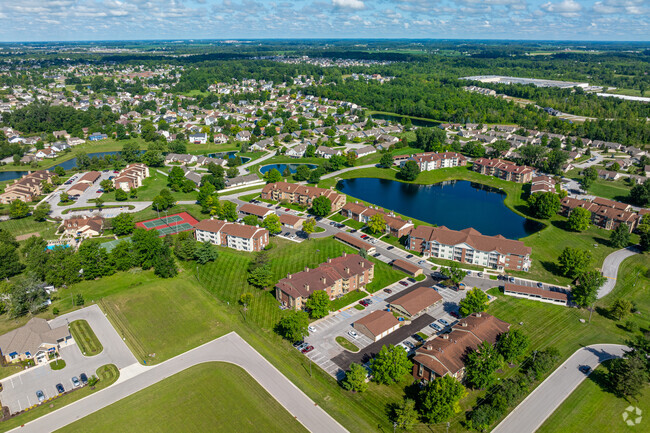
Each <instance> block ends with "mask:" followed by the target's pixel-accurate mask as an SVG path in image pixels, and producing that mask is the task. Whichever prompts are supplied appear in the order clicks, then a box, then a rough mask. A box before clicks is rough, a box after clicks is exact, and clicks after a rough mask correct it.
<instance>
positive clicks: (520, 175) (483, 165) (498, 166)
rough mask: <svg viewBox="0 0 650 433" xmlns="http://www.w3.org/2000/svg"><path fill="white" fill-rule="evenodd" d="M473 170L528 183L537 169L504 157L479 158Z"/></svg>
mask: <svg viewBox="0 0 650 433" xmlns="http://www.w3.org/2000/svg"><path fill="white" fill-rule="evenodd" d="M473 170H474V171H477V172H479V173H481V174H485V175H488V176H495V177H498V178H499V179H503V180H509V181H511V182H517V183H528V182H530V181H531V180H532V179H533V174H535V170H534V169H533V168H531V167H528V166H525V165H517V164H515V163H514V162H509V161H504V160H503V159H490V158H478V159H477V160H475V161H474V165H473Z"/></svg>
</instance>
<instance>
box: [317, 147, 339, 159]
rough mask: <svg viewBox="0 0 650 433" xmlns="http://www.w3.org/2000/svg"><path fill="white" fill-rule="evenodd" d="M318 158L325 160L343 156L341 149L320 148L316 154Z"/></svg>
mask: <svg viewBox="0 0 650 433" xmlns="http://www.w3.org/2000/svg"><path fill="white" fill-rule="evenodd" d="M315 154H316V156H320V157H321V158H325V159H330V158H331V157H332V156H334V155H338V156H340V155H341V149H334V148H332V147H327V146H318V148H317V149H316V152H315Z"/></svg>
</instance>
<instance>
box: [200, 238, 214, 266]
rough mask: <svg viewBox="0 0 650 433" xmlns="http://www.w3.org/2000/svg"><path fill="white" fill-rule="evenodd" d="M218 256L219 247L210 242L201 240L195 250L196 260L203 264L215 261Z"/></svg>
mask: <svg viewBox="0 0 650 433" xmlns="http://www.w3.org/2000/svg"><path fill="white" fill-rule="evenodd" d="M218 257H219V249H218V248H217V246H216V245H212V244H211V243H210V242H201V244H200V245H199V247H198V248H197V249H196V252H195V258H196V261H197V262H198V263H199V264H201V265H205V264H206V263H208V262H214V261H215V260H217V258H218Z"/></svg>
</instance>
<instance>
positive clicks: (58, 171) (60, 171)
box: [54, 165, 65, 177]
mask: <svg viewBox="0 0 650 433" xmlns="http://www.w3.org/2000/svg"><path fill="white" fill-rule="evenodd" d="M54 173H56V175H57V176H59V177H62V176H65V168H63V167H61V166H60V165H57V166H56V167H54Z"/></svg>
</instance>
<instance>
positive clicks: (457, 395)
mask: <svg viewBox="0 0 650 433" xmlns="http://www.w3.org/2000/svg"><path fill="white" fill-rule="evenodd" d="M465 395H467V391H466V390H465V387H464V386H463V384H462V383H460V382H459V381H457V380H456V379H454V378H453V377H451V376H448V375H447V376H443V377H441V378H439V379H436V380H432V381H430V382H429V383H428V384H427V385H426V386H425V387H424V389H423V390H421V391H420V412H421V415H422V417H423V418H424V420H425V421H426V422H428V423H430V424H434V423H441V422H445V421H447V420H448V419H449V418H451V417H452V416H453V415H454V414H456V413H459V412H460V410H461V409H460V404H459V402H460V399H462V398H463V397H465Z"/></svg>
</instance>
